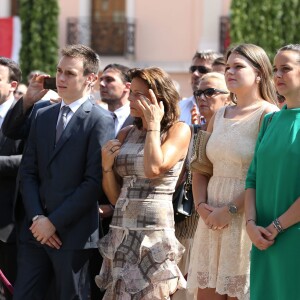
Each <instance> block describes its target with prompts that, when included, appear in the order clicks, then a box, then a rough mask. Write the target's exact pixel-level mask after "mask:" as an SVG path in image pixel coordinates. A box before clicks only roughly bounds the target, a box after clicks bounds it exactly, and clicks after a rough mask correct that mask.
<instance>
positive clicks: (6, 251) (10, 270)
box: [0, 241, 17, 300]
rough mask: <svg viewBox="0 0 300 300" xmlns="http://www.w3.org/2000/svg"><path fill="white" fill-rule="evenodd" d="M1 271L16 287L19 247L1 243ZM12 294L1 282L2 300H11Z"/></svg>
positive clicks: (0, 295) (0, 294)
mask: <svg viewBox="0 0 300 300" xmlns="http://www.w3.org/2000/svg"><path fill="white" fill-rule="evenodd" d="M0 269H1V270H2V272H3V274H4V275H5V277H6V278H7V279H8V281H9V282H10V283H11V284H12V285H14V282H15V280H16V276H17V245H16V243H4V242H2V241H0ZM11 299H12V294H11V293H10V292H9V290H8V289H7V288H6V286H5V285H4V284H3V283H2V281H1V280H0V300H11Z"/></svg>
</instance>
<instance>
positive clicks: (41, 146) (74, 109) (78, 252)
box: [14, 45, 114, 300]
mask: <svg viewBox="0 0 300 300" xmlns="http://www.w3.org/2000/svg"><path fill="white" fill-rule="evenodd" d="M61 54H62V58H61V59H60V61H59V63H58V66H57V74H56V83H57V91H58V94H59V95H60V97H61V98H62V102H61V103H59V104H55V105H51V106H49V107H46V108H43V109H40V110H38V111H37V114H36V116H35V119H34V121H33V123H32V125H31V130H30V135H29V138H28V142H27V147H26V151H25V153H24V157H23V161H22V165H21V170H20V171H21V192H22V197H23V204H24V207H25V211H26V218H25V220H24V223H23V226H22V231H21V234H20V249H19V260H18V267H19V272H18V277H17V281H16V285H15V296H14V299H22V300H26V299H28V300H29V299H43V297H44V295H45V292H46V287H47V285H48V282H49V276H51V274H52V273H54V277H55V283H56V293H57V299H61V300H65V299H86V298H87V295H88V289H89V278H88V277H89V276H88V271H87V270H88V264H89V257H90V256H91V254H92V253H93V250H95V248H97V245H96V242H97V240H98V239H99V214H98V200H99V199H100V198H101V197H102V196H103V192H102V188H101V177H102V176H101V151H100V150H101V146H102V145H103V144H104V143H105V142H106V141H107V140H109V139H111V138H113V137H114V123H113V119H112V117H111V116H110V114H109V113H108V112H107V111H105V110H104V109H102V108H100V107H98V106H95V105H92V103H91V102H90V101H89V100H88V96H89V93H90V89H91V87H92V86H93V84H94V83H95V81H96V80H97V75H96V74H98V69H99V59H98V56H97V55H96V53H95V52H94V51H93V50H91V49H90V48H88V47H86V46H83V45H71V46H68V47H66V48H65V49H63V50H62V51H61ZM41 84H42V83H41ZM40 90H42V87H41V88H40ZM36 91H38V86H37V87H36ZM96 251H97V250H96Z"/></svg>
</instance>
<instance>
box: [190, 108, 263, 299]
mask: <svg viewBox="0 0 300 300" xmlns="http://www.w3.org/2000/svg"><path fill="white" fill-rule="evenodd" d="M225 109H226V107H224V108H221V109H220V110H219V111H218V112H217V113H216V116H215V122H214V130H213V133H212V135H211V137H210V140H209V142H208V144H207V149H206V151H207V155H208V158H209V159H210V160H211V162H212V163H213V176H212V177H211V179H210V181H209V184H208V188H207V192H208V196H207V203H208V204H210V205H212V206H214V207H219V206H224V205H226V204H228V203H230V202H231V201H233V200H234V199H235V198H236V197H237V196H238V195H239V194H240V193H241V192H243V191H244V189H245V178H246V175H247V171H248V168H249V165H250V162H251V159H252V156H253V154H254V148H255V144H256V138H257V135H258V130H259V121H260V118H261V115H262V113H263V111H264V109H265V105H262V106H261V107H260V108H258V109H257V110H256V111H254V112H253V113H251V114H250V115H248V116H246V117H245V118H243V119H241V120H235V119H226V118H224V113H225ZM250 249H251V241H250V239H249V238H248V235H247V233H246V228H245V219H244V214H241V213H238V214H237V215H236V216H234V217H233V218H232V221H231V223H230V224H229V226H228V227H227V228H225V229H222V230H216V231H213V230H209V229H208V228H207V226H206V225H205V223H204V222H203V220H202V218H199V222H198V226H197V230H196V233H195V236H194V243H193V247H192V253H191V260H190V267H189V276H188V289H189V291H190V292H192V293H194V292H195V290H196V289H197V288H202V289H204V288H215V289H216V291H217V293H219V294H221V295H223V294H227V295H229V296H231V297H237V298H238V299H243V300H244V299H249V274H250V261H249V255H250Z"/></svg>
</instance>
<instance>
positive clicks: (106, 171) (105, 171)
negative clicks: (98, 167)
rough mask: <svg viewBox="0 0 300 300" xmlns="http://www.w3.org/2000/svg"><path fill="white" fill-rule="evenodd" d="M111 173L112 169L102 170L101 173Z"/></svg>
mask: <svg viewBox="0 0 300 300" xmlns="http://www.w3.org/2000/svg"><path fill="white" fill-rule="evenodd" d="M113 171H114V170H113V169H109V170H104V169H103V168H102V172H104V173H109V172H113Z"/></svg>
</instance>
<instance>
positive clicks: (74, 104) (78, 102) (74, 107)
mask: <svg viewBox="0 0 300 300" xmlns="http://www.w3.org/2000/svg"><path fill="white" fill-rule="evenodd" d="M87 99H88V97H82V98H80V99H78V100H76V101H74V102H72V103H70V104H66V103H65V102H64V100H62V101H61V105H60V109H61V108H62V107H63V106H69V107H70V109H71V111H72V112H73V113H74V114H75V112H76V111H77V109H78V108H79V107H80V106H81V105H82V104H83V103H84V102H85V101H87Z"/></svg>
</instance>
